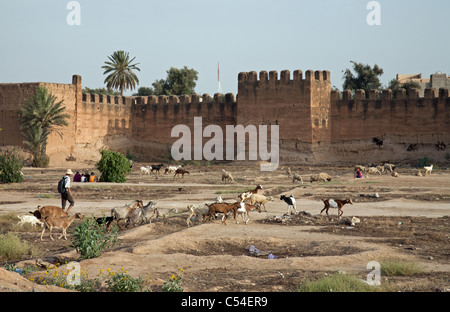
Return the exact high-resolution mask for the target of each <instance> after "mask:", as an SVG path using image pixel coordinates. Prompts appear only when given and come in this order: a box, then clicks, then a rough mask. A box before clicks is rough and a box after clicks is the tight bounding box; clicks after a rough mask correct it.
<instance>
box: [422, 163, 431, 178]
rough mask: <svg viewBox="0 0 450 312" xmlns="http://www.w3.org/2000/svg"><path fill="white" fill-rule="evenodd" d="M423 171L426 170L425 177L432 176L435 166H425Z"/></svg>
mask: <svg viewBox="0 0 450 312" xmlns="http://www.w3.org/2000/svg"><path fill="white" fill-rule="evenodd" d="M423 169H425V173H424V174H423V175H424V176H426V175H427V174H431V171H433V165H431V166H424V167H423Z"/></svg>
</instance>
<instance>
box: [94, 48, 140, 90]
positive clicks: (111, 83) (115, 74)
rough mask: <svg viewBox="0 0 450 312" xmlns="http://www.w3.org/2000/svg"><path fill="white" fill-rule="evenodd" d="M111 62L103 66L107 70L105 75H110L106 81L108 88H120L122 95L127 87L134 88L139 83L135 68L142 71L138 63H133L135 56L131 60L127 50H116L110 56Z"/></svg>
mask: <svg viewBox="0 0 450 312" xmlns="http://www.w3.org/2000/svg"><path fill="white" fill-rule="evenodd" d="M108 59H109V62H108V61H107V62H105V64H106V65H104V66H102V68H103V69H104V70H105V71H104V72H103V75H106V74H107V75H108V76H107V77H106V78H105V81H104V83H106V87H107V88H108V89H111V88H114V89H119V90H120V95H122V96H123V91H124V90H125V89H130V90H133V89H134V88H136V84H139V79H138V78H137V76H136V74H135V73H134V72H133V70H138V71H141V70H140V69H139V68H138V67H137V66H136V65H138V64H139V63H136V64H131V63H132V62H133V61H134V59H135V57H133V58H132V59H131V60H130V55H129V53H128V52H125V51H122V50H120V51H116V52H114V53H113V54H112V55H111V56H108Z"/></svg>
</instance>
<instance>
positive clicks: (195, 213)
mask: <svg viewBox="0 0 450 312" xmlns="http://www.w3.org/2000/svg"><path fill="white" fill-rule="evenodd" d="M187 209H188V211H189V216H188V218H187V220H186V223H187V226H188V227H189V226H190V224H192V219H197V220H199V219H200V216H201V217H202V218H203V220H202V222H205V218H206V216H207V215H208V212H209V207H208V206H207V204H204V206H203V207H201V208H200V207H197V206H196V205H189V206H187Z"/></svg>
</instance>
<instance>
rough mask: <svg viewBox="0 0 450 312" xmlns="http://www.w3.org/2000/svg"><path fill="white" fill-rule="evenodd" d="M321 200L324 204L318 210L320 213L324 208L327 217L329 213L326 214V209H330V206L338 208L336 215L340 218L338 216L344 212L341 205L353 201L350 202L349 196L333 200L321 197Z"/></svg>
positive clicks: (351, 203)
mask: <svg viewBox="0 0 450 312" xmlns="http://www.w3.org/2000/svg"><path fill="white" fill-rule="evenodd" d="M322 201H323V203H324V204H325V206H324V207H323V209H322V210H321V211H320V214H322V212H323V211H324V210H326V213H327V216H328V217H329V215H328V209H330V208H338V217H339V218H340V217H341V216H342V214H343V213H344V212H343V211H342V207H343V206H344V205H345V204H350V205H353V202H352V200H351V198H348V199H343V200H340V199H335V200H333V199H322Z"/></svg>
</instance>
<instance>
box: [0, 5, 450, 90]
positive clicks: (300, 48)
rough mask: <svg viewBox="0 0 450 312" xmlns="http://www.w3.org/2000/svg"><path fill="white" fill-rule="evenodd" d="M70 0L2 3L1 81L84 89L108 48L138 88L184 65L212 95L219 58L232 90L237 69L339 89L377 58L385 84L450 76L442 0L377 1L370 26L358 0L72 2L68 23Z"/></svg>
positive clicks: (96, 77) (97, 81)
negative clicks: (75, 21) (126, 65)
mask: <svg viewBox="0 0 450 312" xmlns="http://www.w3.org/2000/svg"><path fill="white" fill-rule="evenodd" d="M69 2H70V1H66V0H16V1H2V2H1V3H0V47H1V48H0V83H10V82H38V81H42V82H57V83H71V81H72V75H73V74H79V75H81V76H82V79H83V80H82V81H83V87H85V86H87V87H90V88H98V87H104V86H105V84H104V83H103V81H104V78H105V76H104V75H103V69H101V66H103V63H104V61H106V60H107V56H108V55H111V54H112V53H113V52H114V51H116V50H125V51H127V52H129V53H130V55H131V56H132V57H136V60H135V61H136V62H138V63H140V64H139V65H138V67H140V69H141V71H140V72H138V73H137V75H138V78H139V80H140V84H139V86H151V84H152V83H153V82H154V81H155V80H156V79H165V78H166V71H167V70H168V69H169V68H170V67H177V68H181V67H183V66H185V65H186V66H188V67H190V68H194V69H195V70H197V71H198V72H199V79H198V81H197V86H196V88H195V91H196V92H197V93H198V94H203V93H209V94H211V95H213V94H214V93H216V92H217V64H218V62H220V81H221V87H222V90H223V93H227V92H232V93H235V94H236V93H237V76H238V73H239V72H242V71H252V70H254V71H257V72H259V71H261V70H266V71H270V70H277V71H278V72H280V71H281V70H284V69H288V70H290V71H291V73H292V72H293V71H294V70H296V69H301V70H303V71H304V72H305V71H306V70H308V69H312V70H329V71H330V72H331V83H332V85H333V86H336V87H338V88H339V89H342V82H343V81H342V74H343V73H342V71H343V70H345V69H346V68H350V66H351V64H350V60H355V61H357V62H362V63H365V64H370V65H374V64H378V65H379V66H380V67H382V68H383V69H384V75H383V76H382V77H381V80H382V83H383V84H387V83H388V82H389V80H391V79H392V78H394V77H395V75H396V74H397V73H402V74H417V73H422V74H423V76H424V78H429V76H430V74H432V73H434V72H436V71H441V72H445V73H447V74H450V56H449V55H450V54H449V51H450V41H449V40H448V37H449V30H450V22H449V18H448V16H449V13H450V1H448V0H447V1H445V0H434V1H433V0H431V1H424V0H421V1H418V0H389V1H388V0H380V1H376V2H378V3H379V4H380V11H379V12H380V14H379V17H380V23H381V24H380V25H373V26H371V25H369V24H368V23H367V16H368V14H370V13H371V12H373V10H370V9H367V4H368V3H369V2H370V1H366V0H319V1H301V0H276V1H273V0H271V1H267V0H226V1H225V0H222V1H215V0H164V1H152V0H150V1H140V0H127V1H123V0H122V1H118V0H89V1H88V0H78V1H77V2H78V3H79V5H80V11H79V13H80V14H79V17H80V25H73V26H71V25H69V24H68V23H67V16H68V14H70V13H71V12H73V10H70V9H67V8H66V6H67V4H68V3H69ZM136 91H137V90H133V91H132V92H136ZM126 94H127V95H131V92H130V91H127V92H126Z"/></svg>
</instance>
